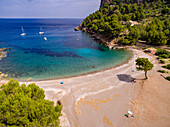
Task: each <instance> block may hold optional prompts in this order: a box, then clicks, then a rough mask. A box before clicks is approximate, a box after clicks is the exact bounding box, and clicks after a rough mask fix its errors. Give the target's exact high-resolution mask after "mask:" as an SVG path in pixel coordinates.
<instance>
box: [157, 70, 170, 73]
mask: <svg viewBox="0 0 170 127" xmlns="http://www.w3.org/2000/svg"><path fill="white" fill-rule="evenodd" d="M158 72H161V73H169V72H168V71H165V70H158Z"/></svg>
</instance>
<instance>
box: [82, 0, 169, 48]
mask: <svg viewBox="0 0 170 127" xmlns="http://www.w3.org/2000/svg"><path fill="white" fill-rule="evenodd" d="M136 2H137V3H136ZM167 2H168V1H166V0H164V1H163V0H162V1H161V0H156V1H154V0H147V1H143V2H142V1H137V0H132V1H127V0H113V1H112V2H109V4H104V5H102V6H101V7H100V9H99V10H98V11H96V12H95V13H93V14H90V15H89V16H88V17H86V18H85V19H84V20H83V22H82V27H83V28H87V30H88V33H92V34H94V33H96V34H100V35H103V36H104V38H106V39H107V40H112V39H114V38H118V39H117V40H120V41H119V43H121V44H125V45H127V44H130V45H132V44H136V42H137V40H138V39H140V40H143V41H146V42H147V43H148V44H151V45H166V44H169V43H170V32H169V30H170V16H169V13H170V9H169V7H168V6H167V5H168V3H167ZM130 20H132V21H135V22H137V23H136V24H132V25H131V23H133V22H130ZM129 26H131V27H129ZM124 31H130V32H129V33H128V34H126V35H123V36H119V35H122V33H123V32H124Z"/></svg>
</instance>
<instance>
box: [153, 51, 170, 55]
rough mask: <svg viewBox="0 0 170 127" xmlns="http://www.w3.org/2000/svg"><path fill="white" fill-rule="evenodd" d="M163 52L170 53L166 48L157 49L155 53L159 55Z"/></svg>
mask: <svg viewBox="0 0 170 127" xmlns="http://www.w3.org/2000/svg"><path fill="white" fill-rule="evenodd" d="M163 54H166V55H170V52H168V51H167V50H165V49H157V51H156V54H155V55H158V56H159V55H163Z"/></svg>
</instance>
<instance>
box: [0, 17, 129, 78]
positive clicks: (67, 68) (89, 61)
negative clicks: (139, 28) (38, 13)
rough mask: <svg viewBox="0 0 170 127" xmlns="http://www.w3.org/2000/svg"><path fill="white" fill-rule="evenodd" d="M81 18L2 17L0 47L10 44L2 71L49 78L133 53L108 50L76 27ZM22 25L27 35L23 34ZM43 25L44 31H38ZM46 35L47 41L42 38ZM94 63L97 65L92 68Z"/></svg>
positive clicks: (116, 61) (86, 70)
mask: <svg viewBox="0 0 170 127" xmlns="http://www.w3.org/2000/svg"><path fill="white" fill-rule="evenodd" d="M81 22H82V20H81V19H0V33H1V34H0V48H2V47H7V48H11V50H10V51H9V54H8V57H6V58H3V59H2V60H1V61H0V71H2V72H3V73H6V74H8V75H9V78H15V79H18V80H26V79H28V78H32V79H33V80H46V79H55V78H63V77H69V76H76V75H81V74H86V73H90V72H94V71H99V70H103V69H107V68H111V67H114V66H116V65H118V64H121V63H123V62H125V61H126V60H127V59H128V58H129V57H130V55H131V54H130V52H129V51H127V50H109V49H108V48H105V47H103V46H101V45H99V44H97V43H96V42H95V41H94V42H93V43H91V41H92V40H93V39H92V38H90V37H88V35H87V34H85V33H82V32H81V31H78V32H76V31H74V28H75V27H76V26H78V25H79V24H80V23H81ZM21 26H23V28H24V30H25V32H26V36H24V37H22V36H21V35H20V34H21V33H22V31H21ZM40 27H42V29H43V31H44V32H45V33H44V34H43V35H39V34H38V32H39V31H40ZM44 37H47V39H48V40H47V41H45V40H44V39H43V38H44ZM92 66H95V68H93V67H92Z"/></svg>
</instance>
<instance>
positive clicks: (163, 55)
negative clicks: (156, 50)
mask: <svg viewBox="0 0 170 127" xmlns="http://www.w3.org/2000/svg"><path fill="white" fill-rule="evenodd" d="M159 57H162V58H166V59H167V58H169V55H167V54H162V55H159Z"/></svg>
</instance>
